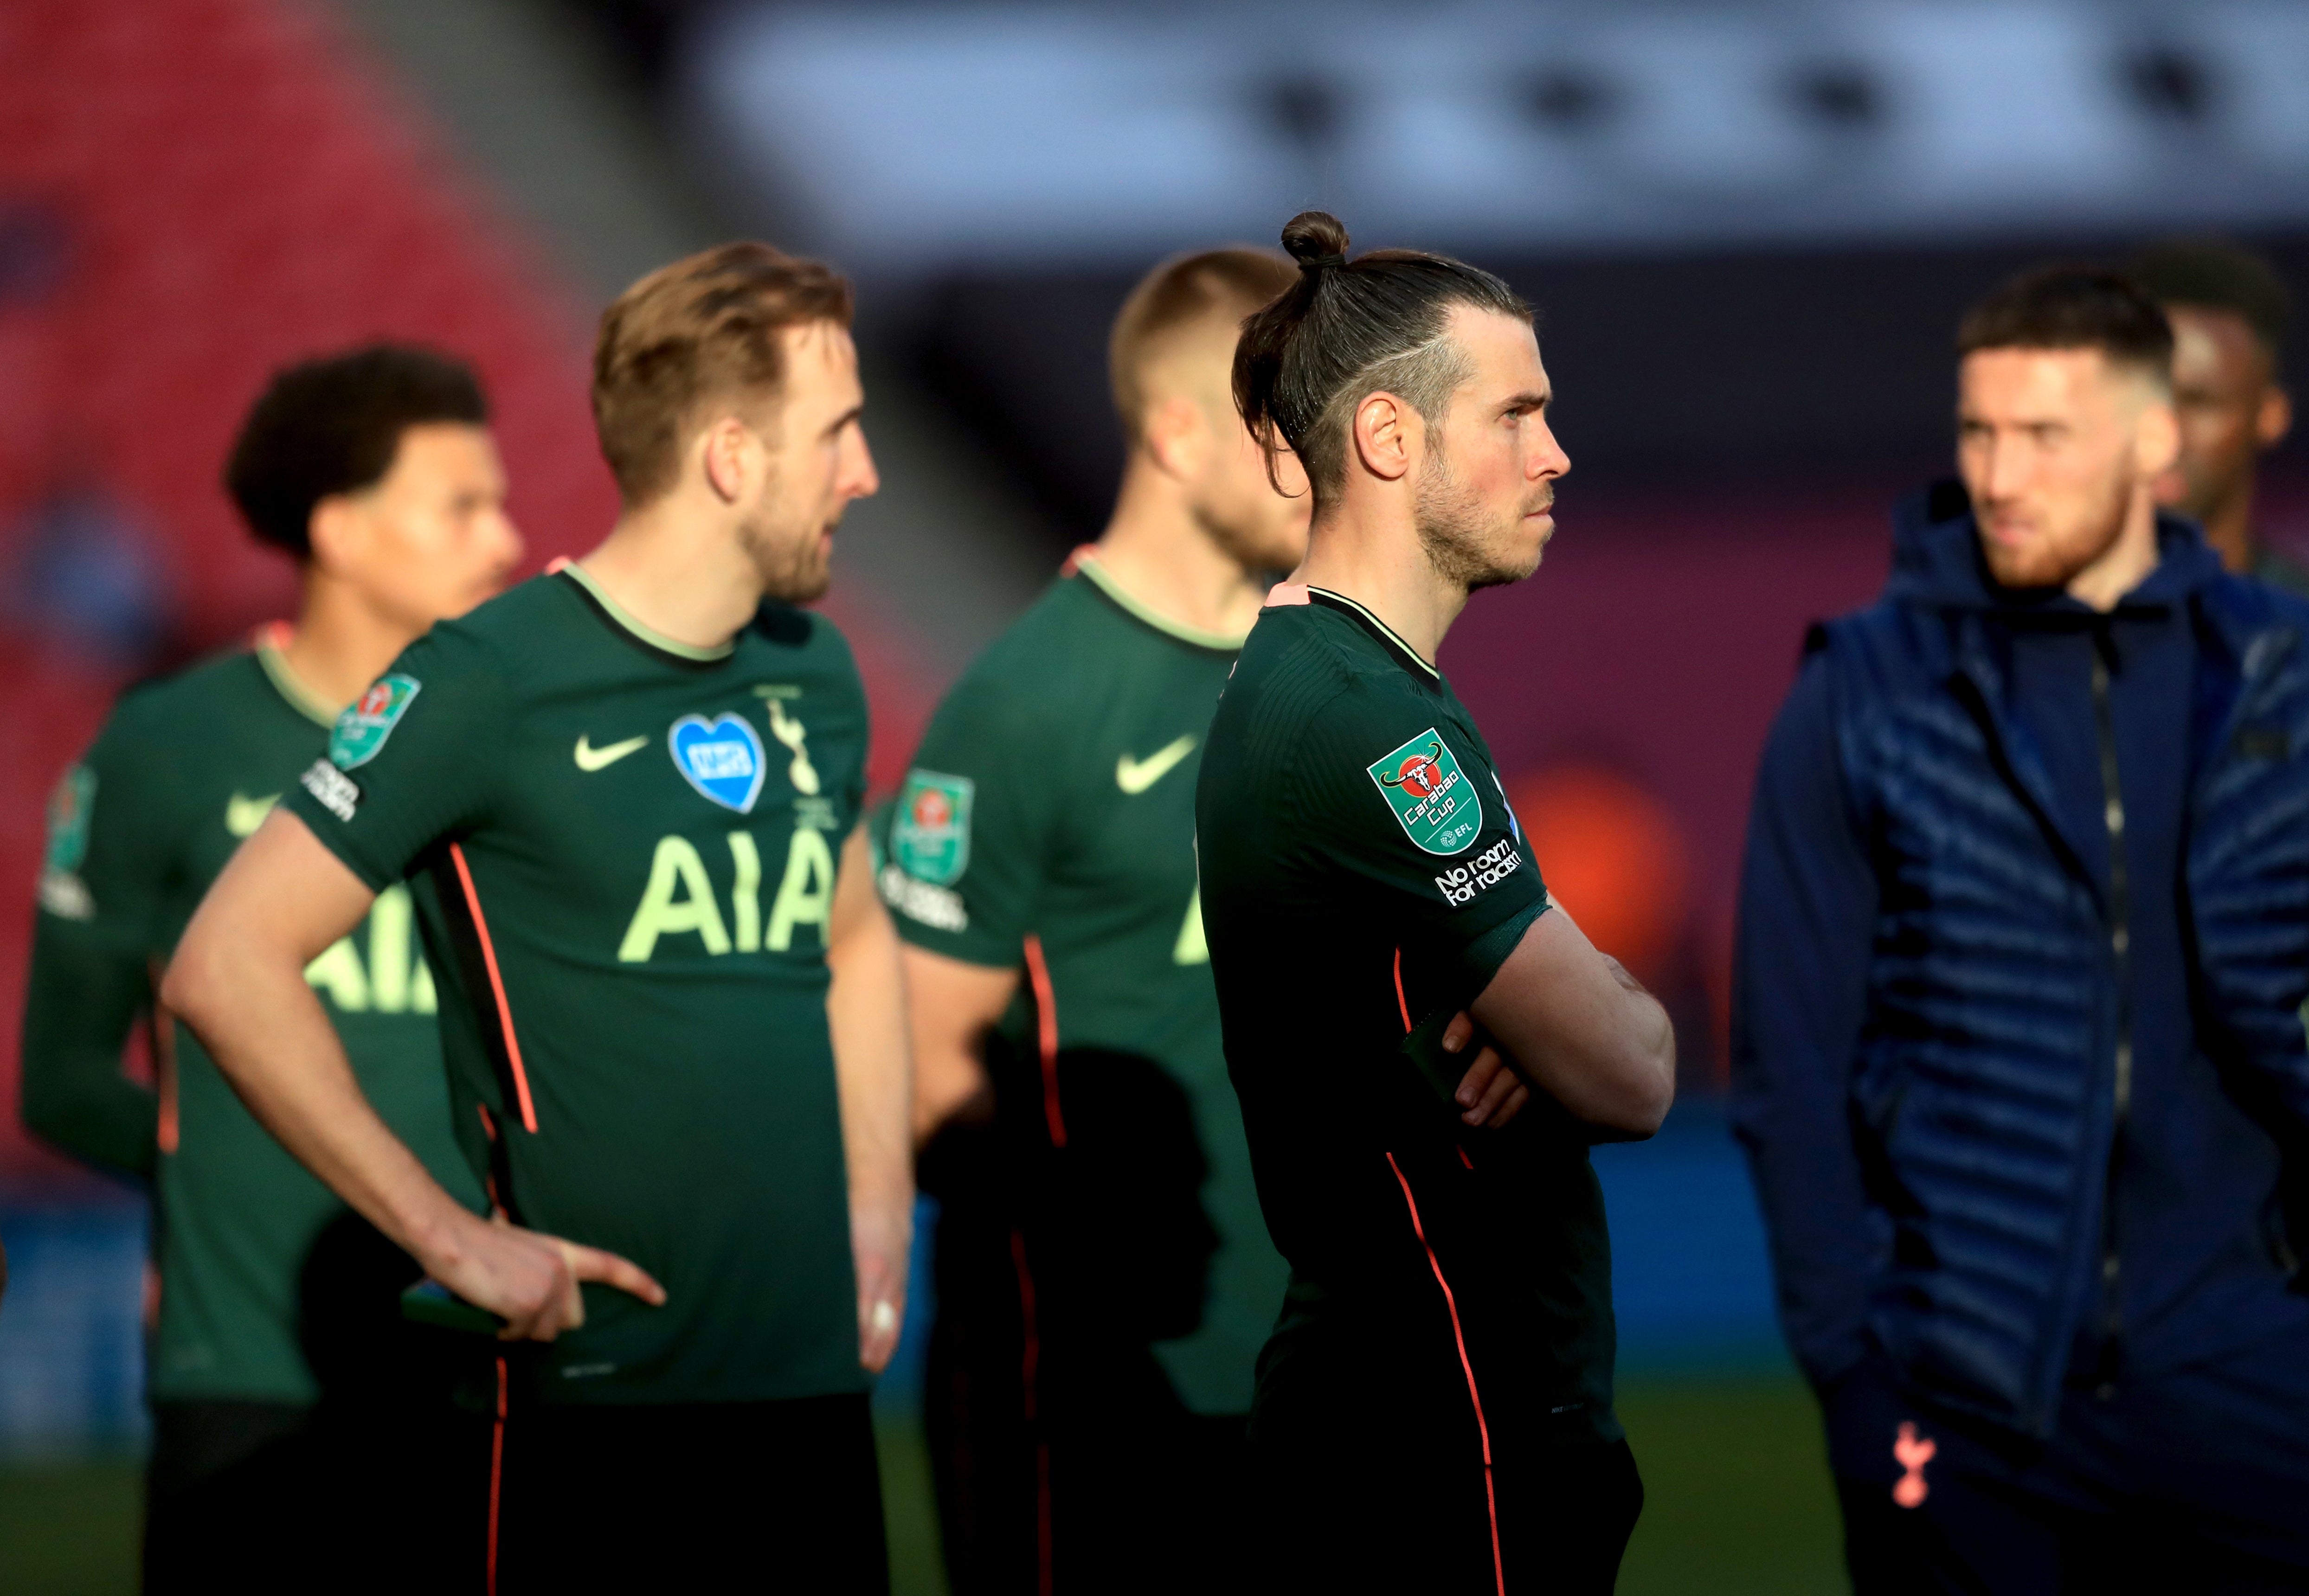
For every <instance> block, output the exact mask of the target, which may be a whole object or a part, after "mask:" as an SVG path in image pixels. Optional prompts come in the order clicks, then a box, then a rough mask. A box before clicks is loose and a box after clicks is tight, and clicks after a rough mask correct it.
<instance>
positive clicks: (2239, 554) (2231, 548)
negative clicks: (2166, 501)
mask: <svg viewBox="0 0 2309 1596" xmlns="http://www.w3.org/2000/svg"><path fill="white" fill-rule="evenodd" d="M2204 526H2205V541H2206V542H2208V543H2210V544H2211V545H2212V546H2213V552H2214V553H2216V554H2218V555H2219V556H2221V564H2222V565H2226V566H2227V567H2228V568H2229V569H2230V570H2231V571H2234V572H2235V573H2236V574H2238V575H2240V576H2246V575H2250V574H2252V573H2253V560H2254V558H2255V557H2256V556H2258V555H2259V554H2260V553H2261V543H2260V540H2259V539H2256V538H2255V537H2254V536H2253V473H2252V472H2250V471H2247V472H2246V473H2245V474H2244V476H2243V477H2241V478H2240V479H2238V480H2237V481H2235V483H2233V484H2231V485H2230V487H2229V488H2228V490H2227V492H2225V493H2223V494H2222V495H2221V496H2220V498H2219V499H2218V501H2217V502H2216V503H2215V504H2214V505H2213V506H2212V507H2211V508H2210V509H2209V510H2207V511H2206V512H2205V521H2204Z"/></svg>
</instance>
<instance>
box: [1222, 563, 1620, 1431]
mask: <svg viewBox="0 0 2309 1596" xmlns="http://www.w3.org/2000/svg"><path fill="white" fill-rule="evenodd" d="M1276 594H1277V596H1276V600H1274V601H1272V602H1271V603H1270V606H1269V608H1267V609H1265V610H1263V611H1262V612H1261V613H1260V616H1259V619H1258V625H1257V626H1256V627H1255V628H1254V629H1253V631H1252V633H1251V634H1250V641H1249V642H1248V643H1245V644H1244V647H1243V652H1242V658H1241V662H1240V663H1239V664H1238V665H1237V667H1236V669H1235V673H1234V676H1233V677H1232V680H1231V681H1230V682H1229V683H1228V686H1227V688H1226V692H1225V694H1224V697H1223V698H1222V699H1221V701H1220V704H1219V710H1218V714H1217V716H1216V718H1215V720H1214V721H1213V723H1212V726H1211V733H1210V744H1209V746H1208V748H1207V749H1206V752H1205V754H1204V758H1203V770H1202V777H1201V781H1200V785H1199V789H1198V797H1197V806H1196V817H1197V839H1198V846H1199V849H1200V851H1201V859H1202V889H1203V912H1204V923H1205V928H1206V935H1207V936H1208V938H1209V942H1210V949H1211V960H1212V973H1213V974H1214V976H1215V978H1216V981H1217V987H1218V996H1219V1009H1220V1014H1221V1016H1222V1020H1223V1023H1224V1030H1225V1036H1226V1052H1227V1063H1228V1068H1229V1070H1230V1072H1231V1073H1232V1075H1233V1078H1234V1082H1235V1085H1236V1088H1237V1090H1238V1091H1240V1092H1241V1098H1242V1103H1243V1116H1244V1120H1245V1123H1246V1125H1247V1126H1248V1128H1249V1131H1250V1147H1251V1155H1252V1159H1253V1161H1254V1163H1255V1164H1256V1166H1257V1169H1258V1191H1259V1198H1260V1201H1261V1203H1263V1204H1264V1206H1265V1209H1266V1212H1267V1222H1268V1225H1269V1226H1270V1227H1271V1228H1272V1229H1273V1230H1274V1232H1275V1236H1276V1241H1277V1242H1278V1243H1279V1244H1280V1246H1281V1247H1282V1248H1283V1252H1284V1256H1286V1257H1287V1258H1289V1259H1290V1261H1291V1266H1292V1287H1291V1305H1290V1307H1289V1309H1288V1310H1287V1311H1286V1313H1285V1316H1284V1323H1283V1324H1282V1326H1281V1327H1280V1328H1279V1329H1278V1331H1277V1333H1276V1338H1275V1341H1274V1342H1272V1343H1271V1344H1270V1346H1269V1348H1268V1350H1267V1363H1266V1365H1264V1366H1263V1374H1262V1378H1265V1377H1267V1375H1269V1374H1272V1373H1274V1372H1275V1371H1276V1368H1277V1367H1279V1366H1280V1365H1281V1364H1283V1363H1285V1362H1287V1361H1288V1360H1290V1359H1292V1358H1293V1357H1294V1356H1295V1355H1297V1354H1299V1353H1300V1352H1302V1351H1305V1350H1315V1349H1318V1348H1324V1347H1327V1348H1328V1349H1329V1350H1330V1351H1331V1352H1332V1353H1334V1354H1336V1351H1337V1348H1338V1345H1339V1344H1340V1342H1341V1339H1342V1338H1345V1339H1346V1340H1348V1341H1350V1342H1353V1344H1355V1345H1356V1346H1358V1347H1362V1348H1363V1349H1365V1350H1374V1349H1376V1348H1377V1347H1389V1348H1392V1347H1396V1346H1400V1345H1404V1344H1414V1345H1423V1346H1426V1347H1427V1348H1429V1349H1430V1350H1433V1349H1435V1348H1436V1347H1439V1346H1440V1347H1441V1348H1443V1349H1444V1350H1445V1351H1446V1352H1448V1350H1449V1324H1448V1322H1447V1321H1446V1319H1445V1318H1444V1317H1443V1304H1442V1302H1441V1299H1440V1296H1439V1292H1438V1287H1437V1281H1436V1278H1435V1272H1436V1271H1437V1270H1438V1269H1440V1270H1441V1271H1442V1272H1443V1273H1444V1274H1445V1275H1446V1277H1447V1278H1448V1279H1449V1282H1450V1287H1451V1290H1452V1292H1453V1293H1454V1294H1455V1297H1456V1301H1457V1314H1458V1316H1459V1318H1460V1320H1461V1321H1462V1322H1463V1323H1462V1328H1463V1329H1464V1331H1465V1333H1466V1349H1467V1355H1468V1357H1469V1358H1470V1359H1471V1360H1472V1362H1473V1364H1474V1368H1475V1372H1476V1375H1477V1376H1478V1377H1479V1378H1480V1379H1482V1380H1483V1384H1484V1390H1485V1403H1486V1406H1487V1408H1489V1407H1492V1406H1494V1405H1495V1404H1494V1393H1497V1397H1498V1402H1497V1405H1498V1406H1499V1407H1500V1411H1523V1412H1526V1413H1528V1412H1533V1411H1536V1412H1537V1413H1539V1414H1540V1415H1541V1416H1542V1423H1541V1428H1543V1429H1544V1431H1545V1432H1546V1433H1548V1434H1550V1435H1553V1436H1561V1437H1563V1438H1596V1437H1604V1438H1615V1437H1616V1436H1617V1435H1618V1433H1619V1431H1618V1428H1617V1422H1616V1420H1615V1419H1613V1416H1612V1411H1611V1366H1612V1342H1613V1332H1612V1315H1611V1263H1610V1248H1609V1244H1608V1240H1607V1238H1606V1234H1605V1230H1604V1211H1603V1201H1602V1195H1601V1193H1600V1191H1599V1189H1598V1188H1597V1186H1596V1179H1595V1176H1594V1174H1593V1172H1592V1170H1591V1169H1589V1167H1588V1162H1587V1145H1586V1143H1585V1142H1584V1140H1582V1139H1581V1138H1580V1137H1579V1136H1578V1134H1576V1132H1575V1131H1574V1130H1573V1129H1572V1127H1570V1125H1569V1123H1568V1121H1567V1118H1566V1117H1564V1116H1563V1115H1562V1114H1561V1110H1560V1109H1552V1105H1548V1104H1545V1103H1541V1104H1535V1105H1534V1106H1533V1108H1531V1109H1526V1111H1525V1112H1524V1113H1523V1114H1522V1115H1521V1116H1520V1117H1518V1119H1517V1120H1516V1121H1515V1122H1513V1123H1512V1124H1510V1125H1509V1126H1507V1127H1505V1128H1504V1129H1500V1130H1470V1129H1468V1128H1467V1127H1466V1126H1464V1125H1463V1124H1462V1123H1461V1122H1460V1121H1459V1119H1458V1117H1457V1114H1456V1112H1455V1111H1454V1109H1452V1108H1451V1107H1450V1106H1449V1105H1448V1104H1446V1103H1445V1102H1444V1101H1443V1100H1441V1098H1440V1096H1439V1095H1438V1094H1437V1092H1436V1091H1435V1090H1434V1089H1433V1088H1432V1087H1431V1085H1430V1084H1429V1083H1428V1081H1427V1080H1426V1078H1425V1077H1424V1076H1423V1075H1422V1074H1420V1073H1419V1071H1418V1069H1417V1068H1416V1066H1415V1065H1414V1064H1413V1063H1412V1062H1411V1061H1410V1060H1409V1059H1408V1058H1406V1057H1405V1056H1404V1054H1403V1052H1402V1048H1403V1045H1404V1040H1405V1032H1406V1031H1408V1030H1409V1029H1410V1028H1411V1027H1412V1026H1413V1025H1415V1024H1419V1023H1422V1022H1426V1021H1427V1020H1429V1019H1430V1018H1431V1017H1432V1016H1437V1015H1443V1016H1448V1015H1449V1014H1453V1013H1455V1012H1457V1010H1459V1009H1462V1008H1464V1007H1466V1005H1467V1004H1469V1003H1470V1002H1472V1001H1473V1000H1474V998H1475V997H1476V996H1478V995H1479V994H1480V993H1481V992H1482V991H1483V988H1484V987H1486V986H1487V985H1488V984H1489V983H1490V981H1491V979H1492V976H1493V975H1495V974H1496V973H1497V972H1498V970H1499V967H1500V965H1501V964H1502V963H1503V962H1505V961H1506V959H1507V956H1508V954H1509V953H1511V952H1512V951H1513V950H1514V948H1515V945H1516V944H1517V943H1518V941H1520V940H1521V938H1522V936H1523V935H1524V933H1525V932H1526V930H1527V929H1528V928H1529V927H1530V925H1531V923H1532V922H1533V921H1534V920H1535V919H1537V918H1538V917H1539V915H1540V914H1542V913H1543V912H1544V911H1545V909H1546V907H1547V893H1546V888H1545V886H1544V884H1543V883H1542V881H1541V879H1540V874H1539V867H1538V865H1537V863H1536V862H1535V860H1534V859H1533V858H1532V857H1531V855H1530V851H1529V849H1528V847H1527V846H1526V842H1525V840H1524V837H1523V834H1522V831H1521V828H1520V827H1519V825H1518V823H1517V821H1516V817H1515V815H1514V813H1513V812H1512V810H1511V809H1510V808H1509V805H1508V801H1507V795H1506V789H1505V787H1504V785H1503V783H1502V782H1501V781H1500V775H1499V772H1498V771H1497V769H1496V768H1495V767H1494V765H1493V763H1492V755H1491V750H1490V748H1489V747H1488V746H1485V744H1484V742H1483V737H1482V735H1481V734H1480V733H1479V732H1478V731H1477V730H1476V729H1475V725H1474V720H1473V718H1472V717H1471V716H1469V714H1468V713H1467V712H1466V707H1465V706H1464V705H1463V704H1461V703H1460V702H1459V700H1458V696H1457V694H1454V693H1453V692H1452V691H1451V688H1450V685H1449V683H1448V682H1447V681H1445V680H1444V678H1443V677H1442V676H1441V675H1440V674H1439V673H1438V672H1437V671H1436V670H1435V669H1433V668H1432V667H1431V666H1429V665H1428V664H1427V663H1426V662H1425V661H1423V660H1421V659H1420V658H1419V656H1418V655H1417V654H1416V653H1415V652H1414V651H1412V650H1411V649H1410V648H1409V647H1408V646H1406V645H1405V644H1404V643H1402V641H1401V640H1400V639H1398V638H1397V637H1396V636H1395V634H1393V633H1392V632H1390V631H1389V630H1388V628H1387V626H1386V625H1384V624H1383V623H1381V622H1380V621H1379V619H1378V618H1377V617H1374V616H1372V615H1371V613H1370V612H1369V611H1367V610H1365V609H1363V608H1362V607H1361V606H1360V605H1357V604H1355V603H1354V602H1353V600H1347V599H1345V598H1342V597H1340V596H1338V595H1336V594H1333V593H1327V592H1325V591H1322V590H1320V589H1307V588H1284V589H1278V590H1276ZM1551 1110H1552V1111H1551ZM1414 1208H1415V1215H1414ZM1422 1229H1423V1230H1424V1239H1422V1237H1421V1234H1420V1232H1421V1230H1422ZM1429 1247H1432V1249H1433V1256H1432V1257H1431V1256H1430V1255H1429V1253H1428V1250H1427V1249H1428V1248H1429ZM1405 1326H1414V1327H1417V1330H1416V1333H1415V1334H1414V1335H1413V1337H1412V1341H1411V1342H1409V1343H1405V1342H1404V1341H1403V1340H1402V1337H1401V1335H1400V1334H1399V1332H1402V1331H1403V1329H1404V1327H1405ZM1438 1326H1441V1327H1442V1328H1441V1330H1440V1332H1438V1330H1437V1327H1438ZM1438 1333H1440V1335H1441V1336H1442V1338H1443V1339H1442V1340H1441V1341H1438V1340H1437V1339H1436V1335H1437V1334H1438ZM1373 1336H1376V1337H1377V1338H1378V1340H1377V1342H1373V1341H1371V1340H1370V1339H1368V1338H1370V1337H1373ZM1421 1336H1424V1337H1425V1338H1426V1339H1425V1340H1424V1341H1421V1340H1420V1339H1419V1337H1421ZM1439 1355H1440V1354H1439ZM1447 1372H1448V1374H1449V1379H1450V1380H1456V1379H1457V1377H1458V1375H1457V1369H1456V1367H1454V1368H1453V1369H1451V1370H1449V1371H1447ZM1366 1374H1367V1377H1369V1378H1371V1379H1381V1378H1386V1377H1388V1371H1387V1368H1386V1367H1385V1366H1384V1365H1374V1366H1371V1367H1368V1369H1367V1371H1366ZM1446 1384H1447V1385H1448V1384H1449V1381H1447V1382H1446Z"/></svg>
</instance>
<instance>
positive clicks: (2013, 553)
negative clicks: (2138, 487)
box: [1981, 477, 2132, 588]
mask: <svg viewBox="0 0 2309 1596" xmlns="http://www.w3.org/2000/svg"><path fill="white" fill-rule="evenodd" d="M2131 509H2132V483H2131V482H2130V481H2129V480H2128V479H2125V478H2123V477H2112V478H2111V479H2110V480H2109V484H2108V493H2107V496H2106V499H2104V500H2103V501H2102V502H2101V503H2100V504H2098V505H2095V506H2094V508H2093V510H2092V511H2091V512H2090V513H2088V515H2087V516H2086V518H2085V525H2086V526H2087V527H2088V528H2089V529H2091V530H2090V531H2087V532H2085V533H2082V534H2080V535H2077V536H2074V537H2070V538H2067V539H2061V540H2058V541H2054V539H2051V538H2049V537H2048V538H2043V539H2037V541H2036V542H2034V543H2031V544H2028V545H2025V546H2023V547H2021V548H2005V547H2002V546H2001V545H1999V544H1997V543H1996V542H1994V541H1993V540H1992V539H1983V540H1982V544H1981V548H1982V553H1983V554H1984V556H1985V557H1986V559H1987V562H1988V570H1989V574H1991V575H1992V576H1993V577H1995V578H1996V581H1997V584H1998V585H1999V586H2001V587H2008V588H2064V587H2066V586H2068V585H2069V583H2070V582H2073V581H2075V580H2076V579H2077V577H2078V576H2080V575H2081V574H2083V573H2084V572H2085V571H2087V570H2088V569H2089V568H2090V567H2091V566H2092V565H2094V564H2095V563H2096V562H2097V561H2098V560H2099V559H2100V558H2101V556H2104V555H2106V553H2108V551H2109V550H2110V549H2112V548H2115V547H2116V540H2117V539H2119V538H2121V537H2123V535H2124V522H2125V516H2126V514H2127V513H2128V512H2129V511H2130V510H2131Z"/></svg>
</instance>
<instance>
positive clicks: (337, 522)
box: [305, 493, 368, 576]
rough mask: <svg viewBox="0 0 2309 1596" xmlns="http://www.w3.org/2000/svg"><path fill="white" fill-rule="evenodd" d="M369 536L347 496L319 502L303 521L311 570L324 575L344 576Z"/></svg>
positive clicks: (332, 495)
mask: <svg viewBox="0 0 2309 1596" xmlns="http://www.w3.org/2000/svg"><path fill="white" fill-rule="evenodd" d="M305 541H306V543H307V545H308V546H309V547H310V548H311V549H312V551H313V553H312V560H313V568H314V569H315V570H316V571H319V572H321V573H322V574H324V575H329V576H341V575H342V574H344V573H345V571H346V570H347V569H348V568H349V567H350V566H351V565H354V564H356V563H357V562H358V561H359V558H360V550H361V546H362V545H363V544H364V543H366V542H367V541H368V527H367V526H366V525H365V524H364V523H363V518H362V516H361V513H360V509H359V506H358V505H355V504H354V503H353V501H352V496H350V494H342V493H333V494H331V495H330V496H328V497H326V498H324V499H323V500H321V501H320V503H318V504H316V505H314V506H313V513H312V514H311V515H309V516H307V518H306V521H305Z"/></svg>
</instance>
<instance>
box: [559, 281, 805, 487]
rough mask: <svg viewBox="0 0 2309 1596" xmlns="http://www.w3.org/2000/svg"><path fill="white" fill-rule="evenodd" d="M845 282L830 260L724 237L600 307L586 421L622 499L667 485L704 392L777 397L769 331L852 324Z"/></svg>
mask: <svg viewBox="0 0 2309 1596" xmlns="http://www.w3.org/2000/svg"><path fill="white" fill-rule="evenodd" d="M850 315H851V292H850V283H849V280H847V279H845V278H844V277H843V276H842V274H841V273H839V272H835V270H834V269H833V268H832V267H831V266H827V265H825V264H823V263H820V262H817V261H810V260H803V259H800V257H798V256H795V255H790V254H784V253H783V252H781V251H779V250H775V249H773V248H771V247H770V246H768V245H766V244H752V243H739V244H723V245H721V246H717V247H715V248H713V249H708V250H705V251H703V252H701V253H699V254H694V255H691V256H689V257H688V259H686V260H679V261H676V262H674V263H673V264H671V265H670V266H661V267H659V268H658V269H657V270H656V271H654V272H651V273H650V274H649V275H648V276H647V277H644V278H643V279H642V280H640V281H639V282H636V284H634V285H633V287H631V288H629V289H627V290H626V291H625V292H624V293H622V294H619V295H618V297H617V298H616V300H615V301H614V302H613V303H611V305H610V308H609V309H607V310H605V311H603V312H602V313H601V330H600V332H598V334H597V335H596V336H595V338H594V341H593V429H594V431H595V432H596V433H598V434H599V435H600V436H601V455H602V458H604V459H605V460H607V461H608V462H610V475H612V476H614V477H615V478H617V479H618V493H619V494H620V495H622V496H624V498H625V501H626V503H627V505H645V504H647V503H649V502H650V501H651V500H652V499H654V498H656V497H658V496H660V495H662V494H663V493H664V492H665V491H666V490H667V489H669V488H670V487H672V486H673V483H674V479H675V478H676V476H677V475H678V474H679V470H680V467H681V446H682V443H683V441H684V437H685V435H686V433H687V430H688V427H690V426H692V425H693V424H695V422H696V411H697V410H698V408H699V407H700V406H701V405H702V404H704V403H705V401H708V400H723V399H729V398H731V397H734V396H738V395H741V394H742V395H744V396H746V397H747V398H748V399H749V400H752V401H757V402H758V401H762V400H765V399H772V398H775V397H776V396H777V394H778V393H779V390H780V389H781V388H782V387H783V384H784V381H785V350H784V347H783V343H782V342H781V341H780V340H779V337H778V334H779V333H780V332H783V331H784V330H785V329H786V328H788V327H798V326H802V325H805V324H809V323H811V322H833V323H835V324H839V325H841V326H843V327H847V326H848V325H850Z"/></svg>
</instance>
